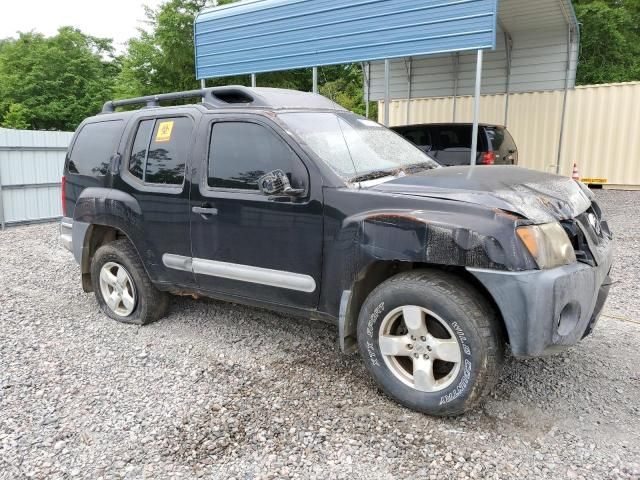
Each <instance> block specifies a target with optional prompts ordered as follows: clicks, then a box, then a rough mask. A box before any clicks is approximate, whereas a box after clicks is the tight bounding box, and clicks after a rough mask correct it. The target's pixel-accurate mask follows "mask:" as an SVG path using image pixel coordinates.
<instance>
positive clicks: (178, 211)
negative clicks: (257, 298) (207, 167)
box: [114, 109, 198, 286]
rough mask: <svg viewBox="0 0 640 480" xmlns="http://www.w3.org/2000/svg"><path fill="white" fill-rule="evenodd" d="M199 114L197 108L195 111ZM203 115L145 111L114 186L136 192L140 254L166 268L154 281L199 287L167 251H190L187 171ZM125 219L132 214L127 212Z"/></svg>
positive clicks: (132, 227)
mask: <svg viewBox="0 0 640 480" xmlns="http://www.w3.org/2000/svg"><path fill="white" fill-rule="evenodd" d="M194 113H195V112H194ZM197 120H198V118H197V117H196V116H195V115H194V114H190V113H187V112H186V111H185V110H184V109H183V110H178V109H176V110H174V111H171V110H164V109H163V112H162V115H157V114H156V115H153V114H146V115H145V114H144V113H142V114H141V115H139V116H137V117H136V118H135V120H133V121H132V126H131V127H130V129H129V132H130V133H129V141H128V144H127V148H126V150H125V154H124V159H123V162H122V166H121V168H120V177H119V178H116V179H114V188H115V189H117V190H120V191H123V192H126V193H128V194H130V195H131V196H133V197H134V198H135V199H136V200H137V202H138V204H139V206H140V210H141V212H140V215H138V214H137V213H136V214H132V215H130V216H129V218H130V219H131V220H130V221H131V222H134V220H136V219H141V220H137V221H136V222H134V223H135V224H133V225H130V226H129V227H130V228H129V231H131V232H132V234H134V235H139V236H140V238H139V239H135V238H133V239H131V240H132V241H133V242H134V244H136V245H138V246H139V245H145V247H146V248H145V251H140V252H139V253H140V255H141V257H142V259H143V261H144V262H145V263H146V264H152V265H153V266H154V270H157V271H160V272H164V274H163V275H162V277H161V278H157V279H154V280H157V281H161V282H167V283H172V284H182V285H188V286H189V285H193V284H194V283H195V281H194V277H193V273H192V272H187V271H181V270H176V269H169V268H166V266H165V265H164V262H163V256H164V255H167V254H169V255H187V256H188V255H190V253H191V245H190V239H189V218H190V215H189V183H188V182H186V181H185V174H186V172H187V166H188V164H189V159H190V156H191V150H192V148H193V144H194V135H195V126H196V121H197ZM124 215H125V218H126V217H127V215H126V212H124Z"/></svg>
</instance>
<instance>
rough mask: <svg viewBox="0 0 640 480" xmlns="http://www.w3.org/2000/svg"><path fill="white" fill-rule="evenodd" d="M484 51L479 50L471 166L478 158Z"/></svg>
mask: <svg viewBox="0 0 640 480" xmlns="http://www.w3.org/2000/svg"><path fill="white" fill-rule="evenodd" d="M483 54H484V51H483V50H478V59H477V61H476V91H475V95H474V101H473V131H472V133H471V165H475V164H476V157H477V156H478V123H479V121H480V87H481V86H482V59H483Z"/></svg>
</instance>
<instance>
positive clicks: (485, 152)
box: [392, 123, 518, 167]
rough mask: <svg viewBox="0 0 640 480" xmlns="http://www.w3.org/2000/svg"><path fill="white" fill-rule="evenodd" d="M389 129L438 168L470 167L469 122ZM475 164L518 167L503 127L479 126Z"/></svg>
mask: <svg viewBox="0 0 640 480" xmlns="http://www.w3.org/2000/svg"><path fill="white" fill-rule="evenodd" d="M392 130H395V131H396V132H398V133H399V134H400V135H402V136H403V137H404V138H406V139H407V140H409V141H410V142H412V143H413V144H415V145H417V146H418V147H420V148H421V149H422V150H424V151H425V152H428V153H429V155H431V156H432V157H433V158H434V159H435V160H436V161H437V162H438V163H439V164H440V165H443V166H445V167H453V166H459V165H469V164H471V137H472V132H473V125H472V124H470V123H431V124H421V125H407V126H403V127H394V128H392ZM476 164H477V165H517V164H518V148H517V147H516V143H515V142H514V141H513V137H512V136H511V134H510V133H509V131H508V130H507V129H506V127H502V126H500V125H488V124H481V125H480V128H479V130H478V157H477V160H476Z"/></svg>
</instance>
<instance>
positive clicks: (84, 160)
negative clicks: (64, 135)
mask: <svg viewBox="0 0 640 480" xmlns="http://www.w3.org/2000/svg"><path fill="white" fill-rule="evenodd" d="M122 128H123V122H122V120H110V121H107V122H96V123H87V124H86V125H84V126H83V127H82V129H81V130H80V132H79V133H78V136H77V138H76V141H75V143H74V144H73V148H72V150H71V154H70V156H69V164H68V170H69V173H71V174H75V175H85V176H90V177H96V176H103V175H106V174H107V172H108V171H109V166H110V165H111V157H112V156H113V155H114V154H115V153H117V151H118V145H119V143H120V137H121V136H122Z"/></svg>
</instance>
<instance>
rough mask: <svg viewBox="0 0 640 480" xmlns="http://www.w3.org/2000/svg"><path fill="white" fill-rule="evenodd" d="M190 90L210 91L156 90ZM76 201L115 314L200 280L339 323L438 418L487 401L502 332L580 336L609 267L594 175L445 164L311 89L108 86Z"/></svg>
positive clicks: (68, 199) (86, 279)
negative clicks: (592, 187)
mask: <svg viewBox="0 0 640 480" xmlns="http://www.w3.org/2000/svg"><path fill="white" fill-rule="evenodd" d="M187 97H197V98H201V100H202V103H199V104H194V105H183V106H167V107H159V106H158V105H159V102H162V101H165V100H168V101H174V102H175V101H178V100H180V101H183V100H184V99H185V98H187ZM136 104H146V108H142V109H139V110H134V111H127V112H116V109H117V108H118V107H121V106H131V105H136ZM63 205H64V212H65V214H64V218H63V220H62V225H61V240H62V242H63V244H64V245H65V246H66V247H67V248H68V249H69V250H71V251H72V252H73V254H74V256H75V258H76V260H77V261H78V263H79V264H80V266H81V272H82V286H83V288H84V290H85V291H86V292H91V291H93V292H95V295H96V298H97V301H98V303H99V305H100V307H101V308H102V310H103V311H104V312H105V314H106V315H108V316H109V317H111V318H113V319H115V320H118V321H121V322H126V323H132V324H138V325H139V324H145V323H148V322H152V321H154V320H157V319H159V318H160V317H162V316H163V315H164V314H165V312H166V311H167V307H168V305H169V294H179V295H183V294H186V295H204V296H208V297H213V298H218V299H223V300H230V301H234V302H239V303H245V304H249V305H256V306H261V307H266V308H269V309H273V310H278V311H282V312H287V313H291V314H295V315H299V316H303V317H306V318H311V319H322V320H328V321H331V322H335V323H336V324H337V325H338V331H339V342H340V346H341V348H342V350H343V351H344V352H354V351H356V350H357V349H358V348H359V350H360V353H361V355H362V358H363V360H364V362H365V363H366V365H367V368H368V369H369V371H370V372H371V374H372V375H373V377H374V378H375V379H376V381H377V382H378V384H379V385H380V387H381V388H382V389H383V390H384V391H385V392H386V393H387V394H388V395H389V396H391V397H392V398H394V399H396V400H397V401H399V402H400V403H402V404H404V405H406V406H408V407H410V408H413V409H416V410H419V411H423V412H427V413H430V414H435V415H454V414H458V413H461V412H464V411H465V410H467V409H468V408H470V407H472V406H473V405H474V404H476V402H478V401H479V399H480V398H482V396H483V395H485V394H486V393H487V392H488V391H489V389H490V388H491V386H492V385H493V384H494V382H495V381H496V380H497V378H498V375H499V370H500V365H501V363H502V359H503V352H504V348H505V345H506V344H509V345H510V348H511V351H512V352H513V355H515V356H516V357H532V356H540V355H545V354H549V353H552V352H555V351H557V350H560V349H562V348H566V347H567V346H569V345H574V344H575V343H577V342H578V341H579V340H580V339H581V338H583V337H584V336H585V335H587V334H589V333H590V332H591V330H592V329H593V326H594V324H595V322H596V320H597V318H598V315H599V313H600V311H601V309H602V307H603V304H604V302H605V298H606V296H607V293H608V288H609V284H610V281H609V277H608V274H609V270H610V267H611V255H612V253H611V250H612V249H611V241H610V240H611V235H610V232H609V229H608V227H607V223H606V221H604V220H603V215H602V213H601V211H600V209H599V207H598V205H597V204H596V202H595V201H594V199H593V197H592V195H591V193H590V192H589V190H588V189H587V188H586V187H585V186H583V185H582V184H580V183H578V182H575V181H573V180H571V179H569V178H564V177H558V176H554V175H549V174H545V173H539V172H534V171H530V170H525V169H522V168H518V167H504V166H497V167H494V168H484V167H453V168H446V169H445V168H439V166H438V165H437V164H436V163H435V162H434V161H433V160H432V159H430V158H429V157H428V156H427V155H426V154H425V153H424V152H422V151H421V150H419V149H418V148H416V147H415V146H414V145H412V144H411V143H409V142H407V141H406V140H404V139H403V138H402V137H400V136H399V135H397V134H396V133H394V132H392V131H391V130H388V129H386V128H384V127H382V126H381V125H379V124H378V123H375V122H372V121H370V120H367V119H366V118H363V117H360V116H358V115H355V114H352V113H350V112H348V111H346V110H344V109H343V108H341V107H339V106H338V105H336V104H335V103H333V102H331V101H329V100H327V99H326V98H324V97H321V96H318V95H312V94H308V93H301V92H293V91H285V90H274V89H263V88H257V89H248V88H243V87H221V88H213V89H204V90H196V91H192V92H183V93H175V94H166V95H159V96H156V97H145V98H138V99H132V100H121V101H117V102H108V103H107V104H106V105H105V107H104V109H103V113H102V114H100V115H97V116H95V117H92V118H89V119H87V120H85V121H84V122H83V123H82V124H81V125H80V127H79V128H78V130H77V132H76V134H75V136H74V138H73V141H72V143H71V146H70V148H69V153H68V156H67V159H66V163H65V168H64V180H63ZM318 368H322V367H321V366H318Z"/></svg>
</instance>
